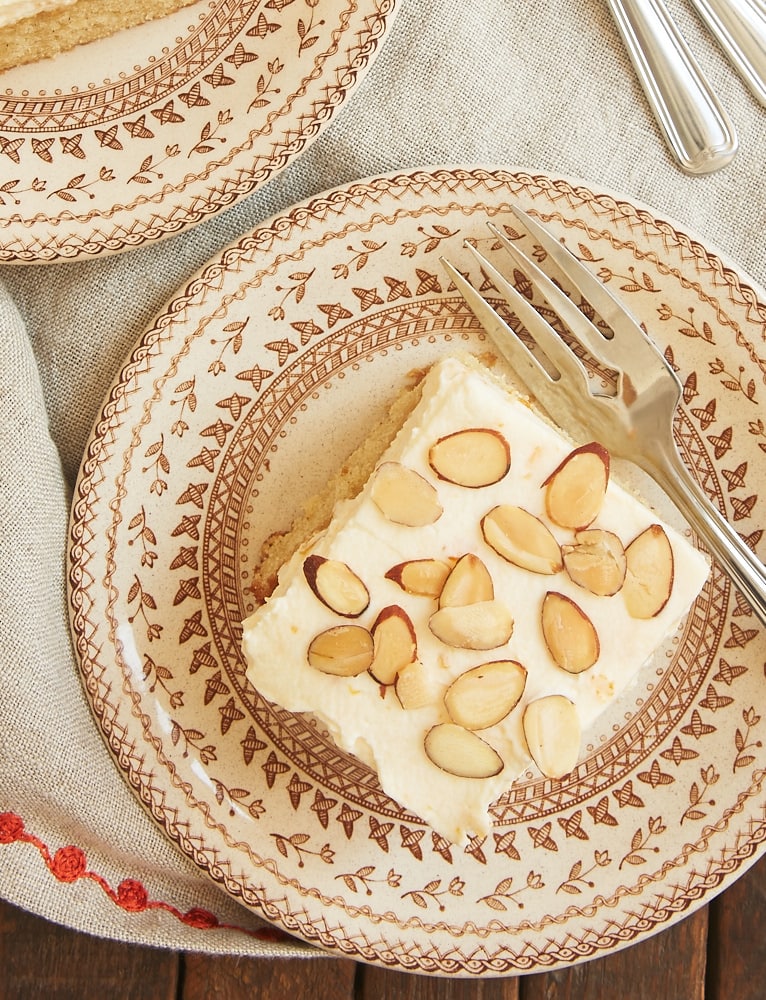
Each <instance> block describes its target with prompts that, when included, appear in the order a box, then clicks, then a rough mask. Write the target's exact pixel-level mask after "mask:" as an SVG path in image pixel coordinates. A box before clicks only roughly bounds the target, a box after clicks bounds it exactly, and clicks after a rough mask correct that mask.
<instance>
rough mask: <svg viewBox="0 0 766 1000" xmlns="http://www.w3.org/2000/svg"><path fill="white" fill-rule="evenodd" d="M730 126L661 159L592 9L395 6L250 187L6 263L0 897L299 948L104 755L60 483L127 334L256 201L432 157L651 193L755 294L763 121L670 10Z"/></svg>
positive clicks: (150, 929)
mask: <svg viewBox="0 0 766 1000" xmlns="http://www.w3.org/2000/svg"><path fill="white" fill-rule="evenodd" d="M672 8H673V12H674V13H675V14H677V16H678V19H679V22H680V23H681V25H682V27H683V28H684V30H685V31H686V34H687V38H688V40H689V42H690V44H691V45H692V47H693V49H694V50H695V52H696V53H697V55H698V57H699V59H700V61H701V62H702V63H703V65H704V68H705V69H706V71H707V72H708V74H709V76H710V78H711V80H712V81H713V83H714V85H715V86H716V87H717V88H718V90H719V92H720V95H721V98H722V100H723V102H724V104H725V106H726V107H727V109H728V111H729V113H730V114H731V116H732V118H733V119H734V121H735V123H736V125H737V128H738V130H739V134H740V141H741V152H740V154H739V156H738V157H737V159H736V160H735V162H734V163H733V164H732V165H731V166H730V167H728V168H727V169H726V170H725V171H724V172H722V173H720V174H715V175H712V176H710V177H704V178H690V177H686V176H684V175H683V174H681V173H680V172H679V171H678V170H677V169H676V167H675V165H674V164H673V162H672V161H671V159H670V157H669V155H668V153H667V151H666V149H665V147H664V145H663V142H662V140H661V138H660V136H659V133H658V131H657V128H656V125H655V124H654V121H653V119H652V118H651V115H650V113H649V111H648V109H647V107H646V104H645V101H644V98H643V95H642V93H641V91H640V89H639V87H638V85H637V83H636V81H635V78H634V75H633V71H632V68H631V66H630V64H629V63H628V61H627V58H626V56H625V54H624V52H623V50H622V47H621V43H620V40H619V37H618V35H617V32H616V29H615V27H614V25H613V23H612V21H611V18H610V15H609V13H608V11H607V9H606V5H605V4H604V3H602V2H601V0H548V2H546V3H544V4H541V3H537V2H534V0H475V2H474V3H472V4H470V5H460V4H455V3H454V2H447V0H403V2H402V4H401V10H400V12H399V14H398V17H397V19H396V21H395V24H394V28H393V30H392V32H391V35H390V38H389V39H388V41H387V43H386V45H385V47H384V49H383V51H382V52H381V54H380V56H379V57H378V59H377V61H376V62H375V64H374V66H373V67H372V69H371V70H370V72H369V73H368V75H367V77H366V79H365V81H364V82H363V84H362V86H361V87H360V88H359V90H358V91H357V92H356V94H355V95H354V96H353V97H352V99H351V100H350V101H349V103H348V104H347V106H346V107H344V108H343V109H342V110H341V112H340V114H339V115H338V117H337V118H336V119H335V120H334V121H333V122H332V123H331V124H330V126H329V127H328V128H327V129H326V130H325V132H324V133H323V134H322V135H321V136H320V138H319V139H318V140H317V141H316V142H315V143H314V145H313V146H312V147H311V148H310V149H309V150H308V151H307V152H306V153H304V155H302V156H301V157H300V159H299V160H297V161H296V162H295V163H294V164H292V165H291V166H290V167H288V169H287V170H285V171H284V172H283V173H282V174H280V175H279V176H278V177H277V178H275V179H273V180H272V181H271V182H270V183H269V184H268V185H267V186H266V187H265V188H264V189H263V190H262V191H261V192H259V193H257V194H256V195H254V196H252V197H250V198H248V199H246V200H245V201H243V202H242V203H240V204H239V205H237V206H235V207H234V208H232V209H230V210H229V211H227V212H225V213H223V214H222V215H220V216H219V217H217V218H215V219H212V220H210V221H208V222H206V223H204V224H203V225H202V226H200V227H198V228H197V229H195V230H193V231H191V232H189V233H186V234H183V235H181V236H177V237H174V238H173V239H171V240H168V241H166V242H164V243H161V244H158V245H155V246H148V247H145V248H141V249H137V250H134V251H132V252H130V253H127V254H124V255H121V256H117V257H113V258H105V259H100V260H94V261H84V262H81V263H71V264H62V265H49V266H29V267H23V268H13V267H5V268H4V269H3V270H2V271H0V454H1V455H2V461H1V462H0V524H1V525H2V533H1V534H0V546H2V552H1V553H0V896H2V897H3V898H5V899H7V900H10V901H12V902H14V903H16V904H19V905H21V906H23V907H26V908H28V909H30V910H32V911H34V912H37V913H40V914H43V915H44V916H46V917H48V918H50V919H52V920H55V921H60V922H62V923H65V924H67V925H69V926H72V927H75V928H79V929H83V930H86V931H90V932H92V933H96V934H100V935H104V936H109V937H114V938H119V939H123V940H128V941H135V942H141V943H149V944H155V945H162V946H168V947H175V948H184V949H205V950H208V951H221V952H241V953H244V952H249V953H259V954H260V953H268V954H308V953H310V949H308V948H305V947H304V946H302V945H300V944H299V943H297V942H296V943H293V942H290V941H283V940H272V939H271V937H272V935H269V934H266V935H265V936H264V934H263V928H262V925H261V924H260V923H259V922H258V920H257V918H256V917H254V916H253V915H252V914H251V913H249V912H248V911H246V910H245V909H244V908H241V907H240V906H239V905H238V904H237V903H235V902H234V901H232V900H231V899H229V898H228V897H227V896H226V895H224V894H223V893H222V892H221V891H219V889H218V888H217V887H216V886H214V885H213V884H211V883H210V882H209V881H208V880H207V879H206V878H205V877H203V876H202V875H201V874H200V873H199V872H198V871H197V869H196V868H195V867H194V866H193V865H192V864H191V863H190V862H189V861H187V860H186V859H185V858H184V857H182V856H181V855H179V853H178V852H177V850H176V849H175V848H174V847H173V846H172V845H171V844H170V843H169V842H168V841H166V839H165V838H164V836H163V835H162V834H161V833H160V832H159V831H158V830H157V829H156V828H155V826H154V824H153V823H152V821H151V820H150V819H149V818H148V817H147V816H146V814H145V813H144V812H143V810H142V809H141V807H140V806H139V805H138V803H137V802H136V800H135V799H134V797H133V795H132V793H131V792H130V790H129V789H128V787H127V785H126V784H125V782H124V781H123V779H122V777H121V776H120V774H119V773H118V772H117V770H116V768H115V767H114V765H113V764H112V761H111V759H110V758H109V755H108V753H107V751H106V749H105V748H104V745H103V743H102V741H101V737H100V735H99V733H98V731H97V729H96V726H95V724H94V723H93V721H92V718H91V716H90V712H89V709H88V706H87V702H86V700H85V698H84V696H83V693H82V690H81V688H80V684H79V680H78V676H77V670H76V666H75V662H74V659H73V654H72V648H71V645H70V639H69V630H68V616H67V610H66V599H65V552H66V542H67V522H68V513H69V502H70V496H71V490H72V487H73V484H74V480H75V477H76V475H77V470H78V467H79V463H80V460H81V457H82V454H83V450H84V448H85V445H86V443H87V438H88V434H89V432H90V428H91V425H92V423H93V420H94V418H95V417H96V414H97V412H98V408H99V405H100V403H101V401H102V399H103V397H104V394H105V392H106V391H107V389H108V387H109V384H110V383H111V381H112V379H113V378H114V377H115V375H116V374H117V372H118V371H119V368H120V364H121V362H122V361H123V359H124V358H125V356H126V355H127V353H128V351H129V350H130V348H131V347H132V346H133V344H134V343H135V341H136V339H137V338H138V337H139V336H140V334H141V333H142V331H143V329H144V328H145V327H146V326H147V325H148V324H149V323H150V321H151V320H152V318H153V317H154V316H155V315H156V313H157V312H158V311H159V310H160V309H161V308H162V307H163V306H164V304H165V302H166V301H167V300H168V299H169V298H170V297H171V296H172V294H173V293H174V291H175V290H176V289H177V288H178V287H179V286H180V285H181V284H182V283H185V282H186V281H187V280H188V279H189V277H190V276H191V275H192V274H193V273H194V272H195V271H196V270H197V269H198V268H199V267H201V266H202V265H203V264H204V263H205V262H206V261H207V260H208V259H209V258H211V257H212V256H213V255H215V254H217V253H218V252H219V251H220V250H221V249H222V248H223V247H225V246H226V245H227V244H228V243H230V242H231V241H234V240H236V239H237V238H238V237H239V236H241V235H242V234H244V233H245V232H247V231H248V230H249V229H251V228H252V227H253V226H255V225H256V224H257V223H259V222H260V221H262V220H265V219H266V218H267V217H269V216H270V215H271V214H272V213H275V212H279V211H282V210H284V209H286V208H287V207H288V206H290V205H291V204H293V203H294V202H296V201H298V200H301V199H303V198H306V197H309V196H311V195H314V194H316V193H319V192H320V191H323V190H325V189H327V188H329V187H332V186H335V185H337V184H341V183H345V182H349V181H352V180H356V179H359V178H361V177H364V176H368V175H371V174H376V173H383V172H387V171H390V170H400V169H401V170H406V169H408V168H414V167H422V166H427V165H441V164H462V165H471V164H482V165H487V166H494V165H502V166H506V167H519V168H523V169H528V170H531V171H539V172H547V173H549V174H554V175H557V176H567V177H570V178H580V179H582V180H583V181H584V182H585V183H587V184H588V186H589V187H590V188H592V189H599V190H610V191H613V192H616V193H618V194H624V195H625V196H627V197H628V198H630V199H631V200H632V201H634V202H636V201H637V202H644V203H646V204H648V205H650V206H651V207H652V208H653V210H654V211H655V212H656V213H657V214H659V215H660V216H663V215H664V216H667V217H670V218H671V219H674V220H676V222H677V224H678V227H679V228H681V229H687V230H690V231H692V232H696V233H697V234H699V236H700V237H702V238H703V239H704V240H705V242H706V244H707V245H708V246H710V247H711V248H713V249H715V248H716V247H718V248H720V249H721V250H722V251H723V253H724V254H725V255H726V256H727V257H728V258H729V259H730V260H731V261H732V262H735V263H736V265H737V266H738V267H739V268H740V269H741V270H743V271H744V272H746V273H749V274H751V275H752V276H753V278H754V279H755V280H756V281H757V282H759V283H761V284H766V255H764V233H766V190H765V189H764V184H763V164H764V163H765V162H766V111H764V109H762V108H760V107H759V106H758V105H757V104H756V103H755V101H754V100H753V99H752V98H751V97H750V95H749V93H748V92H747V91H746V90H745V88H744V86H743V85H742V84H741V83H740V81H739V80H738V79H737V77H736V76H735V75H734V73H733V72H732V71H731V69H730V68H729V66H728V64H727V63H726V61H725V59H724V58H723V56H722V54H721V53H720V51H719V50H718V49H717V48H716V47H715V45H714V44H713V43H712V42H711V41H710V40H709V38H708V37H707V36H706V34H705V33H704V30H703V29H702V27H701V26H700V24H699V22H698V21H697V20H696V18H695V16H694V14H693V13H692V11H691V9H690V5H688V4H687V3H686V2H685V0H675V2H673V3H672Z"/></svg>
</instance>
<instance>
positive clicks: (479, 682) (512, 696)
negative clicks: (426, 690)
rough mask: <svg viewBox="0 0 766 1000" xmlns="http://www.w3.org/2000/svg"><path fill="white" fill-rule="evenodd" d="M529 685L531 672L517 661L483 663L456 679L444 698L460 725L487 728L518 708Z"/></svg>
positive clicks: (449, 710)
mask: <svg viewBox="0 0 766 1000" xmlns="http://www.w3.org/2000/svg"><path fill="white" fill-rule="evenodd" d="M526 683H527V671H526V670H525V669H524V667H523V666H522V665H521V664H520V663H518V662H517V661H516V660H494V661H492V662H491V663H482V664H480V665H479V666H478V667H472V668H471V669H470V670H466V671H465V673H462V674H460V676H459V677H456V678H455V680H454V681H453V682H452V684H450V686H449V687H448V688H447V692H446V694H445V695H444V704H445V706H446V709H447V711H448V712H449V716H450V718H451V719H452V721H453V722H456V723H457V724H458V725H459V726H463V727H464V728H465V729H487V728H488V727H489V726H494V725H496V724H497V723H498V722H500V721H501V719H504V718H505V717H506V715H508V713H509V712H511V711H512V710H513V709H514V708H515V707H516V705H518V703H519V701H520V700H521V696H522V694H523V693H524V686H525V685H526Z"/></svg>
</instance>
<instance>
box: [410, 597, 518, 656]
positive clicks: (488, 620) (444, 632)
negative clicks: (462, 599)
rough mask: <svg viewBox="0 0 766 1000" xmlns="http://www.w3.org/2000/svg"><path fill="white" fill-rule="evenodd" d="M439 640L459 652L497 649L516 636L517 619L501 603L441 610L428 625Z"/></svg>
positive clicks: (479, 603) (432, 617)
mask: <svg viewBox="0 0 766 1000" xmlns="http://www.w3.org/2000/svg"><path fill="white" fill-rule="evenodd" d="M428 627H429V628H430V629H431V631H432V632H433V634H434V635H435V636H436V638H437V639H441V641H442V642H444V643H446V644H447V645H448V646H456V647H458V648H459V649H496V648H497V647H498V646H502V645H503V644H504V643H506V642H508V640H509V639H510V638H511V635H512V634H513V618H512V617H511V613H510V611H509V610H508V608H506V606H505V605H504V604H502V603H501V602H500V601H479V602H478V603H477V604H466V605H465V606H463V607H459V608H439V610H438V611H437V612H436V613H435V614H433V615H431V618H430V619H429V622H428Z"/></svg>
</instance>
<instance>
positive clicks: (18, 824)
mask: <svg viewBox="0 0 766 1000" xmlns="http://www.w3.org/2000/svg"><path fill="white" fill-rule="evenodd" d="M23 834H24V821H23V820H22V818H21V816H17V815H16V813H10V812H9V813H0V844H12V843H13V842H14V841H16V840H20V839H21V837H22V836H23Z"/></svg>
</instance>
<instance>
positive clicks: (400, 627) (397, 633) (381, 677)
mask: <svg viewBox="0 0 766 1000" xmlns="http://www.w3.org/2000/svg"><path fill="white" fill-rule="evenodd" d="M372 640H373V656H372V663H371V664H370V673H371V674H372V676H373V677H374V678H375V680H376V681H378V683H379V684H393V683H394V681H395V680H396V675H397V674H398V673H399V671H400V670H404V668H405V667H406V666H407V665H408V664H410V663H412V662H413V660H414V659H415V658H416V657H417V654H418V649H417V639H416V637H415V626H414V625H413V624H412V621H411V620H410V616H409V615H408V614H407V612H406V611H405V610H404V608H400V607H399V605H398V604H391V605H390V606H389V607H387V608H383V610H382V611H381V612H380V614H379V615H378V617H377V618H376V619H375V624H374V625H373V626H372Z"/></svg>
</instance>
